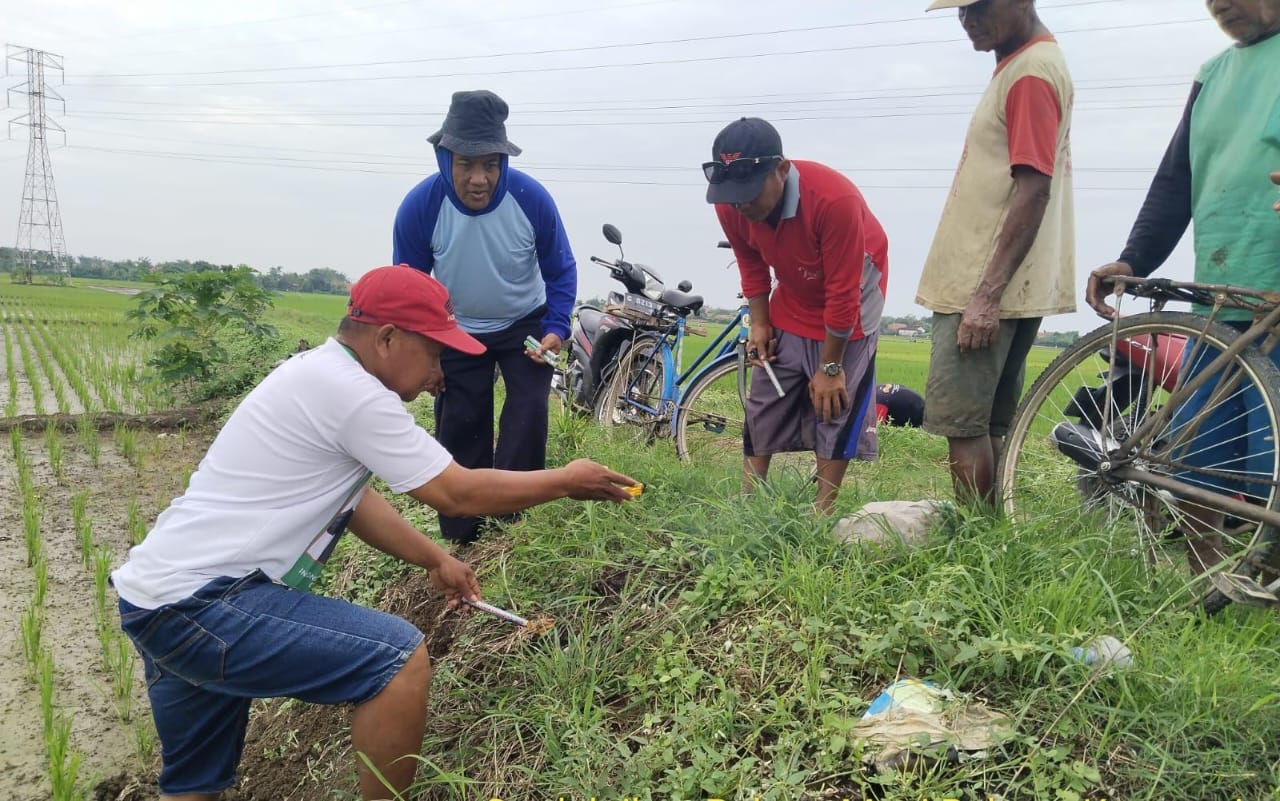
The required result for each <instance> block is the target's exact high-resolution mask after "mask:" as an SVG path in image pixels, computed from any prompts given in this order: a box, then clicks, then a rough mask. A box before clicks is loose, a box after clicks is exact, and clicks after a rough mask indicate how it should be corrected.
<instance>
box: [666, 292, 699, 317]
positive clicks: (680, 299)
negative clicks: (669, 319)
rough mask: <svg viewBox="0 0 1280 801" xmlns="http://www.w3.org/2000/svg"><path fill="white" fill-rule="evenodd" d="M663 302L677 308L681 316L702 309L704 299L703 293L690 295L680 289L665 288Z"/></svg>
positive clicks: (677, 312)
mask: <svg viewBox="0 0 1280 801" xmlns="http://www.w3.org/2000/svg"><path fill="white" fill-rule="evenodd" d="M662 303H663V305H666V306H670V307H671V308H673V309H675V311H676V314H679V315H680V316H681V317H687V316H688V315H690V314H693V313H694V312H696V311H697V310H698V309H701V308H702V303H703V301H702V296H701V295H689V294H686V293H684V292H681V291H680V290H678V289H664V290H663V291H662Z"/></svg>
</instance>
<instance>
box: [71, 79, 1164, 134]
mask: <svg viewBox="0 0 1280 801" xmlns="http://www.w3.org/2000/svg"><path fill="white" fill-rule="evenodd" d="M1185 86H1186V81H1185V80H1177V81H1167V82H1164V83H1147V84H1112V85H1103V86H1083V87H1077V91H1078V92H1093V91H1115V90H1124V89H1158V88H1173V87H1185ZM982 91H983V89H972V90H966V91H960V92H926V93H921V94H894V95H855V96H848V97H827V98H804V99H794V100H747V101H733V102H712V103H666V104H662V105H626V106H619V105H614V106H601V105H580V106H578V107H576V108H574V107H570V108H539V109H537V110H536V113H538V114H581V113H593V112H607V113H617V112H640V111H675V110H688V109H697V110H708V111H709V110H712V109H718V108H754V107H761V106H763V107H773V106H797V105H809V104H813V105H819V104H836V103H864V102H866V103H869V102H875V101H880V100H932V99H936V98H943V97H947V98H950V97H973V96H976V95H980V94H981V93H982ZM1113 99H1114V98H1113ZM1143 99H1148V100H1150V99H1154V98H1151V97H1149V96H1148V95H1145V94H1144V95H1143ZM1160 99H1167V98H1160ZM1174 99H1178V98H1174ZM85 102H88V103H96V104H99V105H106V106H111V105H112V104H113V103H114V101H109V100H88V101H85ZM618 102H622V101H618ZM637 102H642V101H637ZM122 105H127V104H126V103H122ZM147 105H163V106H166V107H169V108H177V109H190V110H184V111H133V110H121V109H114V108H108V109H106V110H96V109H91V110H89V111H86V112H82V114H85V115H92V116H98V115H102V114H115V115H122V116H125V117H138V118H141V119H145V118H147V117H154V116H165V115H170V116H171V115H174V114H184V115H215V114H218V115H221V114H253V115H258V116H292V115H303V116H309V117H361V118H367V117H370V116H376V117H433V118H439V117H443V116H444V113H445V110H444V109H430V110H427V111H403V110H401V109H402V107H400V106H361V107H354V108H353V109H352V110H351V111H316V110H314V109H331V108H333V105H332V104H326V105H307V106H266V105H258V106H213V105H207V104H190V103H149V104H147ZM193 105H195V106H196V108H192V106H193ZM525 105H528V104H521V107H523V106H525ZM387 109H394V110H387ZM523 116H524V114H523V113H522V112H521V111H520V109H519V108H517V109H516V110H515V111H514V112H513V116H512V119H513V121H518V120H519V119H520V118H521V117H523ZM517 124H518V123H517Z"/></svg>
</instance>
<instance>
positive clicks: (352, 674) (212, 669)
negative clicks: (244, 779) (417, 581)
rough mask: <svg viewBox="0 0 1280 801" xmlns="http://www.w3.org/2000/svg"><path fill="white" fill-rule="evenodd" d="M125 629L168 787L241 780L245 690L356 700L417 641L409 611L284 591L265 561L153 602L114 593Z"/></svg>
mask: <svg viewBox="0 0 1280 801" xmlns="http://www.w3.org/2000/svg"><path fill="white" fill-rule="evenodd" d="M120 628H121V629H123V630H124V632H125V633H126V634H128V635H129V638H130V639H131V640H132V641H133V644H134V647H136V648H137V649H138V653H140V654H141V655H142V663H143V668H144V670H145V673H146V680H147V695H148V696H149V698H150V700H151V714H152V716H153V717H154V718H155V723H156V731H157V732H158V733H159V735H160V745H161V755H162V758H163V767H162V768H161V771H160V791H161V792H162V793H165V794H169V795H178V794H182V793H219V792H222V791H223V790H225V789H227V788H229V787H231V786H232V785H234V784H235V783H236V767H237V765H238V764H239V763H240V754H241V752H242V750H243V748H244V735H245V727H246V726H247V725H248V722H249V704H250V702H251V701H252V699H254V698H274V697H289V698H298V699H301V700H303V701H308V702H311V703H316V704H343V703H349V704H362V703H364V702H365V701H368V700H370V699H371V698H373V697H374V696H375V695H377V694H378V693H379V692H381V691H382V688H383V687H385V686H386V685H387V684H388V683H389V682H390V681H391V679H392V678H394V677H395V675H396V674H397V673H399V672H400V669H401V668H402V667H404V664H405V662H406V661H407V660H408V659H409V657H410V656H411V655H412V654H413V652H414V651H415V650H416V649H417V647H418V646H419V645H420V644H421V643H422V639H423V638H422V633H421V632H419V631H418V629H417V628H416V627H414V626H413V625H412V624H411V623H409V622H408V621H406V620H402V619H400V618H398V617H395V616H394V615H388V614H386V613H384V612H378V611H375V610H372V609H365V608H363V607H359V606H355V605H354V604H350V603H347V602H346V601H340V600H336V599H333V598H322V597H320V596H317V595H311V594H310V593H306V592H300V591H298V590H294V589H290V588H289V587H286V586H284V585H282V584H277V583H275V582H273V581H271V580H270V579H269V578H267V576H266V575H265V574H263V573H262V571H260V570H258V571H254V572H253V573H250V574H249V575H247V576H243V577H241V578H218V579H214V580H213V581H211V582H209V583H208V584H206V585H205V586H203V587H201V588H200V589H199V590H197V591H196V592H195V594H193V595H192V596H191V597H189V598H184V599H182V600H181V601H177V602H175V603H172V604H165V605H164V606H161V607H158V608H156V609H139V608H138V607H136V606H134V605H132V604H130V603H129V602H127V601H125V600H123V599H121V601H120Z"/></svg>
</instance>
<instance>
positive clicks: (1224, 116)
mask: <svg viewBox="0 0 1280 801" xmlns="http://www.w3.org/2000/svg"><path fill="white" fill-rule="evenodd" d="M1208 7H1209V12H1210V13H1211V14H1212V15H1213V17H1214V19H1215V20H1217V22H1218V24H1219V26H1220V27H1221V28H1222V30H1223V31H1224V32H1225V33H1226V34H1227V35H1228V36H1230V37H1231V38H1232V39H1234V40H1235V44H1234V45H1233V46H1231V47H1229V48H1227V49H1226V50H1225V51H1223V52H1222V53H1220V54H1219V55H1218V56H1217V57H1215V58H1214V59H1212V60H1211V61H1209V62H1208V63H1207V64H1205V65H1204V67H1202V68H1201V70H1200V73H1199V75H1197V76H1196V80H1195V83H1194V84H1193V85H1192V87H1191V98H1190V100H1189V101H1188V102H1187V107H1186V111H1185V112H1184V113H1183V116H1182V122H1181V124H1180V125H1179V126H1178V129H1177V131H1176V132H1175V133H1174V136H1173V141H1172V142H1170V144H1169V148H1168V150H1167V152H1166V153H1165V157H1164V160H1163V162H1162V163H1161V164H1160V167H1159V169H1158V170H1157V172H1156V176H1155V179H1154V180H1153V181H1152V183H1151V189H1150V191H1149V192H1148V194H1147V199H1146V201H1145V202H1144V203H1143V206H1142V211H1141V212H1140V213H1139V215H1138V219H1137V221H1136V222H1135V223H1134V225H1133V230H1132V232H1131V233H1130V234H1129V242H1128V244H1127V245H1126V246H1125V249H1124V252H1123V253H1121V255H1120V258H1119V259H1118V260H1117V261H1115V262H1113V263H1111V264H1107V265H1105V266H1103V267H1100V268H1098V269H1097V270H1094V271H1093V273H1092V274H1090V276H1089V285H1088V289H1087V290H1086V300H1087V301H1088V303H1089V305H1090V306H1092V307H1093V308H1094V310H1095V311H1097V312H1098V314H1100V315H1101V316H1103V317H1105V318H1108V319H1110V318H1112V317H1114V316H1115V310H1114V309H1112V308H1111V307H1110V306H1108V305H1107V303H1106V294H1107V280H1108V279H1109V278H1112V277H1114V276H1128V275H1137V276H1143V277H1145V276H1148V275H1150V274H1152V273H1153V272H1155V271H1156V269H1158V268H1159V267H1160V266H1161V265H1162V264H1163V263H1164V262H1165V260H1166V259H1168V258H1169V255H1170V254H1171V253H1172V252H1173V249H1174V247H1176V246H1177V244H1178V241H1179V240H1180V239H1181V238H1182V235H1183V233H1184V232H1185V231H1186V229H1187V226H1188V225H1189V224H1191V223H1192V222H1194V223H1195V256H1196V267H1195V280H1196V281H1198V282H1202V283H1210V284H1233V285H1235V286H1240V287H1248V288H1250V289H1256V290H1270V291H1280V225H1277V224H1276V220H1275V218H1274V217H1273V216H1272V215H1270V214H1267V208H1268V207H1270V208H1273V209H1275V210H1276V211H1280V203H1277V202H1276V201H1275V189H1274V188H1273V187H1272V186H1271V184H1270V183H1268V181H1267V177H1266V171H1265V168H1264V167H1263V166H1261V165H1270V164H1277V163H1280V36H1278V35H1277V34H1280V0H1209V2H1208ZM1271 181H1272V182H1276V183H1280V174H1272V175H1271ZM1196 310H1197V311H1199V312H1201V313H1206V312H1207V309H1204V308H1197V309H1196ZM1218 318H1219V319H1221V320H1224V321H1226V322H1228V323H1229V324H1231V325H1234V326H1235V327H1237V328H1240V329H1243V328H1244V327H1246V326H1247V325H1248V320H1249V313H1248V312H1247V311H1244V310H1240V309H1224V310H1223V311H1222V312H1221V313H1220V314H1219V315H1218ZM1211 355H1212V354H1208V353H1205V354H1203V356H1202V358H1201V359H1200V360H1199V361H1198V363H1197V364H1195V365H1184V366H1183V370H1184V372H1185V373H1186V374H1187V380H1190V377H1191V376H1192V375H1194V374H1195V373H1196V371H1197V370H1198V369H1199V367H1200V366H1202V365H1204V364H1207V362H1208V361H1210V360H1211ZM1271 358H1272V359H1273V360H1276V361H1277V363H1278V364H1280V349H1277V350H1276V351H1273V352H1272V353H1271ZM1212 384H1213V382H1209V385H1207V386H1206V387H1205V388H1204V389H1203V391H1202V392H1198V393H1196V394H1195V395H1193V396H1192V397H1191V398H1190V399H1189V401H1188V402H1187V403H1186V404H1184V405H1183V407H1182V408H1180V409H1179V410H1178V411H1177V413H1176V414H1175V416H1174V420H1173V424H1174V426H1175V427H1180V426H1182V425H1186V424H1188V423H1189V422H1190V421H1191V420H1193V419H1196V418H1199V417H1201V416H1202V415H1201V414H1200V413H1201V411H1202V409H1203V407H1204V405H1205V403H1206V402H1207V400H1208V397H1207V396H1208V393H1209V392H1210V391H1211V390H1212ZM1228 401H1229V402H1224V403H1221V404H1217V405H1216V406H1215V407H1214V408H1213V409H1211V410H1209V412H1208V415H1209V417H1208V419H1206V420H1204V421H1202V422H1201V423H1200V428H1199V433H1198V434H1197V435H1196V436H1195V437H1193V438H1191V439H1190V441H1189V442H1188V443H1186V444H1185V445H1184V446H1182V450H1181V451H1180V452H1179V454H1178V455H1177V456H1175V461H1176V462H1177V463H1178V465H1177V466H1178V467H1179V468H1180V469H1178V470H1176V471H1175V475H1176V476H1177V477H1178V478H1179V479H1181V480H1183V481H1186V482H1187V483H1194V484H1198V485H1200V486H1202V487H1205V488H1206V489H1211V490H1214V491H1217V492H1222V493H1225V494H1231V495H1235V494H1240V495H1244V496H1250V497H1257V493H1258V492H1262V491H1264V489H1261V488H1260V485H1259V483H1258V482H1256V481H1255V482H1246V481H1238V480H1233V479H1229V478H1214V477H1213V476H1212V475H1209V474H1207V473H1206V472H1205V470H1206V469H1207V468H1208V469H1216V470H1218V471H1219V472H1221V473H1231V472H1236V473H1238V474H1240V475H1241V476H1242V477H1243V476H1244V475H1245V474H1248V473H1257V472H1262V473H1263V474H1267V475H1269V474H1271V472H1272V470H1273V469H1274V465H1275V444H1274V443H1273V442H1268V441H1267V440H1266V439H1264V438H1263V437H1262V436H1259V435H1256V434H1255V433H1254V432H1258V431H1260V430H1262V429H1261V428H1260V425H1261V426H1262V428H1269V426H1266V425H1265V424H1264V423H1260V422H1259V421H1251V419H1250V418H1252V417H1256V416H1257V415H1256V414H1255V413H1254V410H1255V409H1257V408H1258V407H1259V406H1260V405H1261V403H1260V399H1259V396H1258V393H1257V391H1256V389H1254V388H1253V387H1252V386H1250V387H1248V388H1247V389H1246V390H1245V391H1243V392H1240V393H1237V395H1235V396H1234V397H1232V398H1230V399H1228ZM1179 508H1180V511H1181V513H1182V521H1181V526H1182V528H1183V530H1184V533H1185V534H1186V535H1187V537H1188V540H1187V545H1188V549H1187V550H1188V554H1187V555H1188V559H1189V561H1190V564H1191V569H1192V571H1193V572H1195V573H1199V572H1202V571H1204V570H1206V569H1208V568H1209V567H1212V566H1213V565H1215V564H1217V563H1218V562H1219V561H1221V559H1222V535H1221V533H1220V532H1221V531H1222V528H1223V524H1224V519H1223V515H1222V513H1221V512H1216V511H1212V510H1208V509H1204V508H1203V507H1200V506H1197V505H1195V504H1192V503H1190V502H1189V501H1182V502H1180V503H1179Z"/></svg>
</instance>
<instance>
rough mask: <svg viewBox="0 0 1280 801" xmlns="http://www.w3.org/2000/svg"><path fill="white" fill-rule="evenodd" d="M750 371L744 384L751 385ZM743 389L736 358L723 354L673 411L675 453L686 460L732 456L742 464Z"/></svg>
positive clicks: (735, 461) (709, 461)
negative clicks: (674, 415) (674, 419)
mask: <svg viewBox="0 0 1280 801" xmlns="http://www.w3.org/2000/svg"><path fill="white" fill-rule="evenodd" d="M750 380H751V377H750V373H749V368H748V373H747V374H746V375H744V376H743V381H744V382H745V383H744V384H743V386H747V387H749V386H750ZM745 400H746V398H745V397H744V394H743V392H741V391H740V389H739V384H738V358H737V356H736V355H730V356H722V357H720V359H719V360H717V361H716V362H713V363H712V364H711V365H710V366H709V367H708V368H707V370H706V372H704V373H703V374H702V375H701V376H699V377H698V379H697V380H696V381H695V382H694V383H693V384H692V385H690V387H689V389H688V390H686V391H685V393H684V397H683V398H681V400H680V408H679V410H678V411H677V412H676V454H677V455H678V456H679V457H680V458H681V459H682V460H684V461H686V462H692V461H697V462H699V463H711V462H714V461H720V460H724V459H725V457H728V458H731V459H732V460H733V463H734V465H736V466H737V468H739V469H741V466H742V433H743V429H744V427H745V423H746V409H745Z"/></svg>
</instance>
